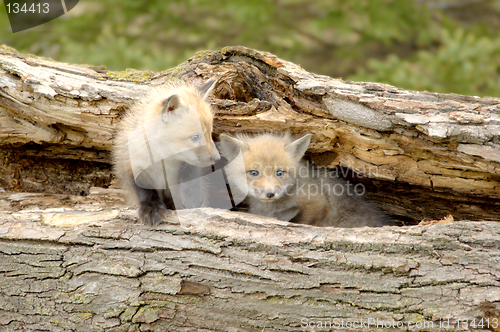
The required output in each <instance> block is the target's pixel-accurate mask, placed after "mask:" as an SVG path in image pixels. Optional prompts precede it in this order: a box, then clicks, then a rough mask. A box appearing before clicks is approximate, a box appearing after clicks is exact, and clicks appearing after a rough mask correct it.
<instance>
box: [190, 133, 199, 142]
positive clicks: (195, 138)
mask: <svg viewBox="0 0 500 332" xmlns="http://www.w3.org/2000/svg"><path fill="white" fill-rule="evenodd" d="M189 138H190V139H191V141H193V142H198V141H199V140H200V135H198V134H196V135H193V136H191V137H189Z"/></svg>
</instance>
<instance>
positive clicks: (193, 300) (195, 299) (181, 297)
mask: <svg viewBox="0 0 500 332" xmlns="http://www.w3.org/2000/svg"><path fill="white" fill-rule="evenodd" d="M179 298H180V299H182V300H186V301H190V302H203V300H202V299H201V298H199V297H196V296H189V295H181V296H179Z"/></svg>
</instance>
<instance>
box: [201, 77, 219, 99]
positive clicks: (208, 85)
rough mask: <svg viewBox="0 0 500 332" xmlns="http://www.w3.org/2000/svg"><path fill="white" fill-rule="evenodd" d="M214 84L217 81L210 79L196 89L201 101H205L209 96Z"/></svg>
mask: <svg viewBox="0 0 500 332" xmlns="http://www.w3.org/2000/svg"><path fill="white" fill-rule="evenodd" d="M215 83H217V80H216V79H211V80H209V81H207V82H205V83H203V84H202V85H200V86H199V87H197V89H198V91H199V92H200V95H201V97H202V98H203V100H205V99H207V98H208V96H209V95H210V93H212V91H213V89H214V88H215Z"/></svg>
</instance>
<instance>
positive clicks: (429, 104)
mask: <svg viewBox="0 0 500 332" xmlns="http://www.w3.org/2000/svg"><path fill="white" fill-rule="evenodd" d="M212 77H218V79H219V82H218V85H217V87H216V89H215V91H214V93H213V95H212V98H211V100H210V101H211V103H212V104H213V105H214V107H215V109H216V111H217V114H216V121H215V128H214V134H215V135H216V136H217V135H218V134H220V133H222V132H229V133H232V132H236V131H251V132H258V131H262V130H274V131H282V130H290V131H291V132H292V133H294V134H300V133H304V132H311V133H313V134H314V137H313V140H312V144H311V147H310V149H309V152H308V158H310V159H311V160H312V161H314V162H316V164H318V165H319V166H326V167H330V168H332V167H338V166H342V167H347V168H349V169H351V170H354V171H356V172H357V173H358V174H361V175H363V176H364V178H363V179H360V181H364V183H365V184H366V186H367V192H368V195H369V196H370V197H371V199H373V200H374V201H376V202H377V203H378V204H379V205H380V206H381V207H382V208H383V209H384V210H386V211H387V212H388V213H390V214H391V215H393V216H394V217H395V218H396V219H399V220H402V221H404V222H410V223H412V222H415V221H419V220H422V219H424V218H431V219H432V218H442V217H444V216H446V215H448V214H453V215H454V217H455V219H472V220H498V214H499V213H500V200H499V198H500V99H496V98H478V97H469V96H460V95H454V94H448V95H446V94H437V93H430V92H416V91H408V90H404V89H400V88H396V87H393V86H389V85H385V84H378V83H358V82H347V81H343V80H340V79H334V78H330V77H325V76H320V75H316V74H313V73H309V72H307V71H305V70H303V69H302V68H300V67H299V66H297V65H295V64H292V63H289V62H287V61H284V60H282V59H279V58H277V57H275V56H273V55H271V54H268V53H264V52H259V51H255V50H251V49H247V48H243V47H228V48H225V49H223V50H222V51H220V52H209V51H207V52H201V53H198V54H197V55H196V56H194V57H193V58H191V59H189V60H188V61H187V62H185V63H183V64H181V65H179V66H178V67H176V68H173V69H171V70H168V71H165V72H160V73H152V72H140V71H136V70H127V71H125V72H109V71H106V69H105V68H103V67H102V66H101V67H95V66H83V65H69V64H64V63H59V62H55V61H52V60H47V59H44V58H38V57H34V56H29V55H23V54H19V53H17V52H15V50H12V49H10V48H8V47H5V46H4V47H3V48H1V49H0V123H2V125H1V126H0V147H1V149H0V167H1V168H2V169H5V172H3V174H0V186H1V187H3V188H4V189H6V190H19V191H42V190H43V191H46V192H47V191H48V192H52V193H66V194H70V193H71V194H76V193H83V194H88V190H89V188H90V187H92V186H104V187H107V186H109V184H110V183H111V180H112V176H111V170H110V167H109V150H110V148H111V142H112V137H113V132H114V129H115V126H116V123H117V122H118V120H119V117H120V115H121V114H122V113H123V112H124V110H125V109H126V108H127V107H129V106H130V104H131V103H132V102H133V101H134V100H136V99H137V98H138V97H139V96H140V95H141V94H142V93H144V91H146V90H147V89H148V87H149V85H156V84H162V83H164V82H166V81H169V80H171V79H172V78H178V79H183V80H186V81H190V82H194V83H200V82H202V81H204V80H207V79H209V78H212ZM62 159H70V160H71V161H70V162H69V165H66V166H65V167H64V168H63V169H57V168H58V166H54V165H62V164H64V163H65V162H64V161H63V160H62ZM37 165H38V166H40V165H42V169H43V170H44V172H48V173H52V175H51V176H48V178H49V179H50V181H52V183H50V184H49V183H46V182H44V179H40V178H37V177H40V176H41V177H42V178H43V175H39V174H40V172H37V171H34V170H33V169H34V168H36V167H37ZM59 168H60V167H59ZM51 170H52V172H51ZM65 172H66V174H65V175H64V176H63V175H61V174H64V173H65ZM82 173H85V174H82ZM72 174H75V175H74V176H72ZM62 184H63V185H62Z"/></svg>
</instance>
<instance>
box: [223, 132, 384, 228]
mask: <svg viewBox="0 0 500 332" xmlns="http://www.w3.org/2000/svg"><path fill="white" fill-rule="evenodd" d="M311 137H312V135H311V134H305V135H303V136H301V137H299V138H297V139H294V138H292V136H291V135H290V134H289V133H285V134H270V133H266V134H261V135H257V136H249V135H245V134H238V135H236V137H232V136H229V135H226V134H222V135H221V136H220V146H221V149H222V153H223V155H224V156H225V157H226V158H227V159H234V158H235V157H236V156H237V155H238V153H239V152H240V151H241V153H242V156H243V161H244V165H245V169H242V168H238V167H236V166H234V167H233V166H232V164H229V165H227V166H226V168H225V170H226V175H227V178H228V181H229V183H233V184H234V185H235V187H236V188H231V189H232V190H233V191H234V190H237V191H238V192H243V193H245V192H248V196H247V199H246V202H247V203H248V205H249V212H250V213H254V214H258V215H263V216H269V217H275V218H278V219H280V220H286V221H291V222H296V223H301V224H309V225H315V226H335V227H362V226H373V227H375V226H383V225H391V224H392V221H391V220H390V219H389V218H388V217H387V216H386V215H385V214H384V213H383V212H382V211H381V210H379V209H378V207H376V206H375V205H374V204H372V203H370V202H368V201H366V200H365V199H364V198H363V197H362V196H358V195H356V194H355V193H354V192H353V191H352V188H351V190H348V189H349V188H348V183H347V182H346V181H344V180H341V179H339V178H336V177H333V176H330V175H329V173H328V172H326V171H322V172H320V171H319V170H318V169H313V168H311V167H308V166H306V165H305V164H304V163H303V162H301V159H302V156H303V155H304V153H305V152H306V150H307V149H308V147H309V143H310V141H311ZM314 170H316V171H314ZM349 192H350V193H351V194H349Z"/></svg>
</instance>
